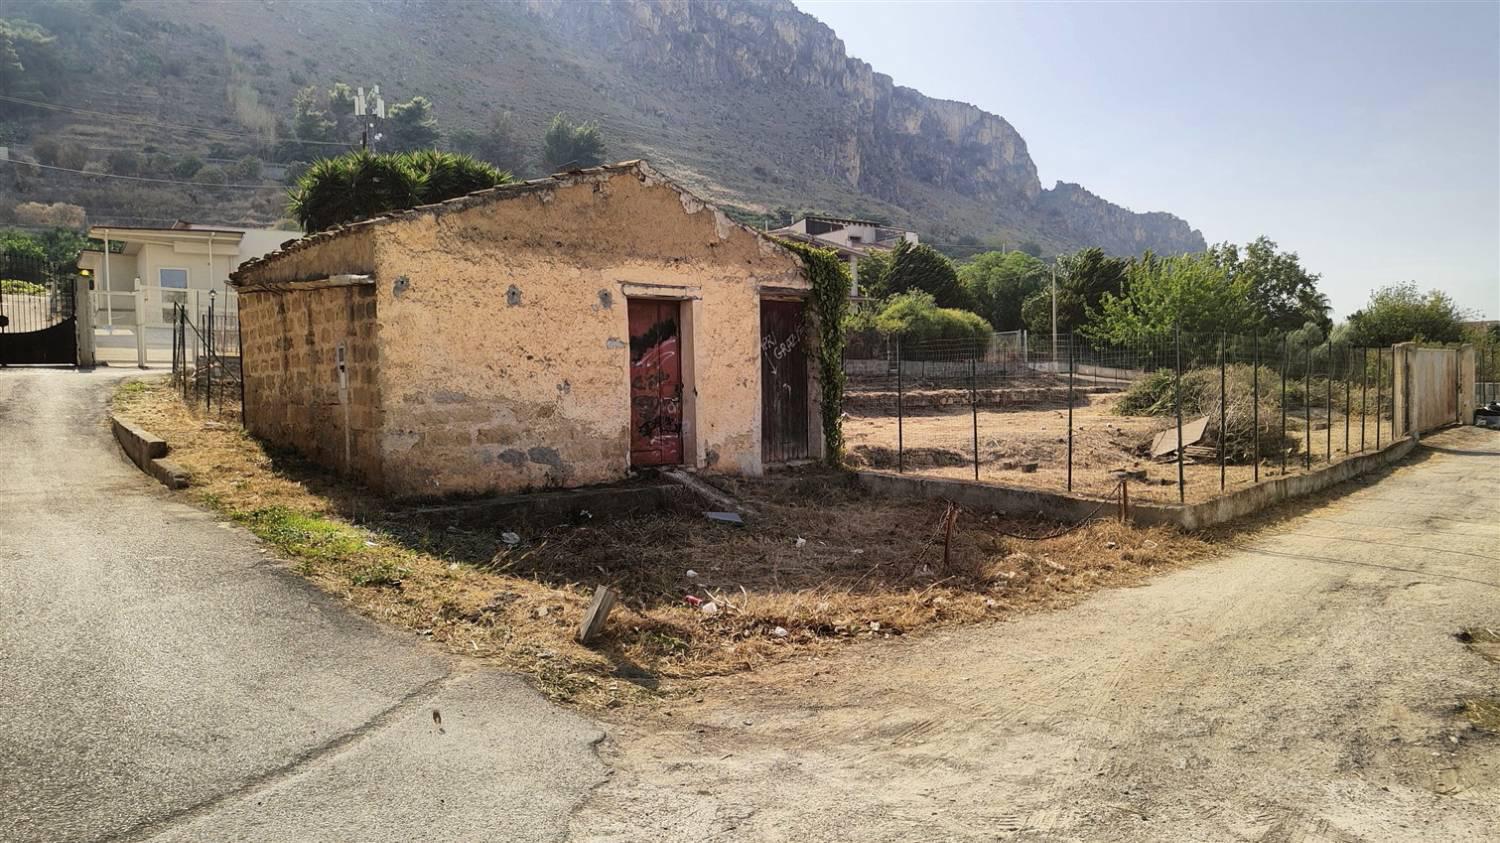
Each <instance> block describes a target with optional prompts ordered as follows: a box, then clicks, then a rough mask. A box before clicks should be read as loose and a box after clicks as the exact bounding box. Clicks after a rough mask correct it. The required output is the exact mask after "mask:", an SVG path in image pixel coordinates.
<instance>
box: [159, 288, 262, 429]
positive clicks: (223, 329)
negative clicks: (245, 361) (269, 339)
mask: <svg viewBox="0 0 1500 843" xmlns="http://www.w3.org/2000/svg"><path fill="white" fill-rule="evenodd" d="M171 322H172V324H171V327H172V385H173V386H174V387H175V388H176V389H177V390H178V391H180V392H181V393H182V398H183V400H184V401H189V402H197V401H201V402H203V407H204V409H205V410H209V411H212V410H214V409H216V408H217V410H218V411H219V412H220V413H229V414H233V413H236V412H237V413H239V415H240V421H242V422H243V421H244V398H245V379H244V370H243V368H242V367H241V364H240V349H241V346H240V328H239V313H238V311H236V310H225V311H217V310H216V308H215V305H214V302H213V301H212V300H210V301H209V302H208V304H207V306H206V307H204V308H203V309H202V310H199V311H197V312H193V311H192V310H190V309H189V308H188V307H187V306H186V305H184V304H181V303H176V304H173V305H172V320H171Z"/></svg>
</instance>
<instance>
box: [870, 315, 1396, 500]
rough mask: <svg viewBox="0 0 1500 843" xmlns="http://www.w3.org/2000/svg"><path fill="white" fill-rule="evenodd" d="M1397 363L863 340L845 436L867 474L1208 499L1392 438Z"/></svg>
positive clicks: (1175, 339)
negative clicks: (882, 472) (1123, 486)
mask: <svg viewBox="0 0 1500 843" xmlns="http://www.w3.org/2000/svg"><path fill="white" fill-rule="evenodd" d="M1392 360H1393V358H1392V352H1391V350H1390V349H1389V348H1379V349H1376V348H1361V347H1355V346H1350V345H1347V344H1342V343H1329V342H1323V343H1316V344H1307V343H1299V342H1298V341H1297V339H1296V337H1295V336H1270V337H1267V336H1257V335H1242V336H1241V335H1214V336H1204V335H1180V336H1178V335H1173V336H1170V337H1165V338H1161V339H1158V340H1156V341H1152V342H1140V343H1131V344H1111V343H1101V342H1098V341H1093V340H1089V339H1087V338H1085V337H1083V336H1082V335H1079V334H1073V333H1068V334H1059V335H1058V336H1057V337H1056V339H1055V341H1054V339H1053V338H1052V337H1050V336H1049V337H1046V338H1038V337H1034V336H1031V335H1028V334H1025V333H1022V332H1017V333H1014V334H995V335H993V336H991V337H989V338H987V339H972V340H934V341H911V340H905V341H903V339H902V338H900V337H896V336H889V337H887V336H880V335H878V334H873V333H872V334H860V335H857V336H853V337H851V338H850V341H849V343H848V347H847V350H846V355H845V361H844V371H845V375H846V378H847V385H846V393H845V410H846V414H847V415H846V418H845V422H844V433H845V438H846V440H847V442H848V446H849V459H850V462H851V463H852V464H853V465H855V466H857V467H868V468H874V469H880V470H894V471H898V472H903V473H907V472H913V473H920V474H927V475H933V476H943V477H950V478H968V479H971V480H979V481H982V482H988V483H998V484H1003V485H1012V486H1025V487H1033V488H1038V489H1045V490H1050V491H1064V492H1074V493H1079V494H1085V495H1094V496H1110V495H1113V494H1114V492H1115V490H1116V489H1118V487H1119V485H1120V484H1121V482H1126V483H1128V485H1129V490H1130V495H1131V496H1133V497H1136V498H1137V499H1144V500H1157V501H1163V502H1172V501H1192V500H1203V499H1205V498H1208V497H1212V496H1214V495H1217V494H1219V493H1221V492H1223V491H1226V490H1228V489H1231V488H1234V487H1239V486H1245V485H1249V484H1252V483H1255V482H1258V481H1259V480H1261V479H1262V478H1263V477H1275V476H1281V475H1285V474H1293V473H1297V472H1305V471H1308V470H1311V469H1315V468H1320V467H1322V466H1323V465H1326V464H1328V463H1331V462H1335V461H1337V460H1341V459H1344V458H1347V457H1349V456H1351V455H1357V454H1359V453H1362V452H1368V451H1371V450H1374V449H1377V448H1380V447H1382V446H1383V445H1385V444H1387V443H1389V442H1390V441H1391V438H1392V431H1393V426H1392V425H1393V419H1392V407H1393V403H1394V402H1393V400H1392V390H1393V386H1394V382H1395V381H1394V366H1393V365H1392ZM1179 437H1180V439H1179ZM1179 442H1180V444H1179Z"/></svg>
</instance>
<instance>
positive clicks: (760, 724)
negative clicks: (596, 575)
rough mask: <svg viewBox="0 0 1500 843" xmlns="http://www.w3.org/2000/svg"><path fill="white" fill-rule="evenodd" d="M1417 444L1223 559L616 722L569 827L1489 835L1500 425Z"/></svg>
mask: <svg viewBox="0 0 1500 843" xmlns="http://www.w3.org/2000/svg"><path fill="white" fill-rule="evenodd" d="M1423 443H1424V446H1425V447H1424V448H1423V449H1419V450H1418V451H1417V452H1416V454H1415V455H1414V457H1413V458H1411V459H1409V460H1408V461H1407V462H1406V463H1405V464H1403V465H1402V466H1400V467H1397V468H1395V469H1392V470H1389V471H1386V472H1383V473H1382V474H1381V475H1380V476H1377V477H1373V478H1371V479H1369V480H1368V481H1364V482H1357V483H1350V484H1345V485H1344V486H1343V487H1341V488H1340V489H1338V490H1334V491H1332V492H1330V493H1328V494H1326V495H1324V496H1322V497H1320V498H1318V499H1314V500H1310V501H1301V502H1299V503H1298V504H1297V505H1296V507H1290V506H1289V507H1288V508H1286V509H1284V510H1283V511H1282V513H1280V515H1281V517H1282V518H1283V519H1284V520H1282V521H1281V522H1280V523H1276V524H1272V525H1269V526H1267V527H1266V528H1265V529H1264V530H1263V531H1262V532H1261V533H1260V534H1259V535H1256V536H1254V537H1249V536H1244V535H1242V536H1240V537H1239V538H1237V539H1234V540H1232V543H1233V544H1235V545H1237V546H1238V547H1237V549H1236V551H1235V552H1232V553H1228V554H1226V555H1225V556H1224V557H1223V558H1222V559H1219V560H1216V561H1213V562H1210V563H1207V564H1203V565H1198V566H1194V567H1192V568H1190V569H1185V570H1179V571H1175V572H1172V573H1170V574H1167V575H1164V576H1160V577H1157V578H1154V579H1153V580H1152V581H1150V582H1149V583H1146V584H1144V585H1142V586H1140V587H1136V588H1126V589H1109V590H1105V591H1101V592H1098V593H1096V594H1094V595H1092V596H1091V597H1090V598H1089V599H1087V600H1085V601H1081V602H1079V603H1078V604H1077V605H1074V606H1072V607H1070V608H1067V609H1065V610H1062V611H1059V612H1052V613H1046V614H1033V615H1029V616H1026V617H1021V618H1019V619H1017V620H1016V621H1015V622H1013V623H998V624H985V625H977V626H971V627H966V628H961V629H950V630H943V631H939V632H936V633H934V634H930V635H924V636H912V637H908V638H906V639H903V640H901V641H899V642H893V643H891V644H890V645H889V646H881V647H875V646H870V645H868V644H861V645H857V646H854V647H850V648H846V649H845V650H843V651H841V652H838V653H829V654H824V655H822V657H821V658H814V659H806V660H799V661H797V662H788V663H785V664H782V665H778V666H774V667H769V668H767V669H765V670H762V671H757V672H756V673H754V674H750V675H746V676H741V677H736V678H735V679H734V680H732V681H725V680H715V681H710V682H707V683H704V685H703V686H702V687H701V688H700V692H699V694H698V695H697V696H695V697H694V698H692V699H691V700H681V701H678V702H677V703H676V704H674V705H672V706H671V707H669V708H665V709H664V710H663V711H662V712H660V713H659V714H652V715H646V716H643V717H641V718H640V719H636V720H632V721H630V722H619V723H617V724H616V725H615V727H614V728H612V729H611V740H610V741H609V742H608V743H607V744H606V746H605V747H604V748H603V751H604V757H605V758H606V759H607V760H609V761H610V763H611V764H612V766H613V767H614V769H615V774H614V775H613V776H612V777H611V779H610V782H609V783H608V784H606V785H604V786H603V787H601V788H600V789H599V790H597V791H596V792H595V794H594V796H593V798H592V800H591V801H590V802H589V804H587V805H586V806H585V807H584V809H583V810H581V811H579V812H578V813H577V814H576V815H575V817H574V822H573V826H572V829H571V832H572V833H571V834H570V839H574V840H600V841H607V840H627V839H629V840H634V839H657V840H674V841H675V840H718V839H739V840H891V841H938V840H944V841H946V840H975V841H978V840H1015V841H1097V840H1110V841H1169V842H1175V841H1181V842H1182V843H1186V841H1203V840H1226V841H1227V840H1246V841H1328V842H1329V843H1332V842H1333V841H1337V843H1356V841H1359V842H1360V843H1365V842H1368V843H1375V841H1391V842H1392V843H1397V841H1400V843H1405V841H1415V840H1422V841H1454V842H1455V843H1457V841H1471V840H1489V839H1494V830H1495V829H1496V828H1500V734H1496V732H1495V731H1494V724H1495V719H1494V718H1495V717H1496V713H1497V712H1500V704H1497V701H1500V664H1497V663H1496V661H1495V658H1496V651H1495V650H1493V649H1490V648H1492V647H1493V646H1494V641H1495V640H1500V639H1497V637H1496V636H1495V634H1494V629H1495V624H1496V619H1497V618H1500V614H1497V612H1500V609H1497V605H1500V603H1497V601H1496V594H1497V589H1500V573H1497V571H1500V569H1497V567H1496V561H1495V557H1494V554H1493V552H1492V550H1490V549H1492V548H1494V547H1495V546H1496V545H1497V543H1500V504H1497V501H1500V481H1497V480H1496V478H1497V477H1500V473H1497V472H1496V471H1495V467H1496V465H1497V463H1500V433H1494V432H1490V431H1482V430H1478V429H1475V428H1467V429H1459V430H1451V431H1447V432H1444V433H1440V434H1438V435H1435V436H1432V437H1424V438H1423ZM1413 502H1420V505H1419V506H1414V505H1413ZM1298 510H1300V512H1301V513H1305V514H1299V513H1298Z"/></svg>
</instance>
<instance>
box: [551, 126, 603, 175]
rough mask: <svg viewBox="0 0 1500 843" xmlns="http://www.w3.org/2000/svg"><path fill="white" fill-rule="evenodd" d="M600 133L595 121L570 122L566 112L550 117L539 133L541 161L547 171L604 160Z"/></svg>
mask: <svg viewBox="0 0 1500 843" xmlns="http://www.w3.org/2000/svg"><path fill="white" fill-rule="evenodd" d="M604 155H605V146H604V133H603V132H602V131H600V129H599V124H598V123H574V122H572V121H571V120H569V119H568V118H567V116H566V115H563V114H559V115H557V116H555V117H553V118H552V125H550V126H548V127H547V133H546V134H545V135H543V136H542V163H544V164H546V165H547V169H548V171H549V172H557V171H559V170H566V169H573V168H577V167H595V166H598V165H599V164H603V163H604Z"/></svg>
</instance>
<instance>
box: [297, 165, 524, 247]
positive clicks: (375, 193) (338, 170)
mask: <svg viewBox="0 0 1500 843" xmlns="http://www.w3.org/2000/svg"><path fill="white" fill-rule="evenodd" d="M510 180H511V178H510V173H507V172H504V171H502V170H500V169H498V168H496V167H494V166H493V165H491V164H486V163H484V162H482V161H477V160H475V159H473V158H471V157H469V156H467V155H460V154H457V153H453V152H439V151H437V150H419V151H417V152H402V153H382V154H376V153H372V152H369V151H366V150H360V151H358V152H350V153H347V154H344V155H340V156H338V157H335V158H324V159H323V160H321V161H317V162H315V163H314V164H313V165H312V166H311V167H309V168H308V169H307V172H306V173H304V174H303V175H302V177H301V178H300V179H298V180H297V186H296V187H295V188H294V189H293V190H292V193H291V202H290V203H289V205H288V211H289V212H290V213H291V214H292V216H293V217H295V218H296V219H297V221H298V222H299V223H301V224H302V227H303V229H305V230H306V231H307V232H308V233H309V234H311V233H313V232H317V231H323V230H324V229H328V228H332V227H334V226H336V225H342V224H344V223H347V222H353V221H355V220H360V219H369V218H370V217H376V216H380V215H381V214H387V213H390V212H391V211H399V210H403V209H406V208H413V207H416V206H417V205H426V204H431V203H433V202H441V201H443V200H445V199H452V198H454V197H455V196H462V195H464V194H466V193H472V192H474V191H476V190H484V189H485V188H490V187H495V186H497V185H502V184H506V183H508V182H509V181H510Z"/></svg>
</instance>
